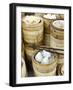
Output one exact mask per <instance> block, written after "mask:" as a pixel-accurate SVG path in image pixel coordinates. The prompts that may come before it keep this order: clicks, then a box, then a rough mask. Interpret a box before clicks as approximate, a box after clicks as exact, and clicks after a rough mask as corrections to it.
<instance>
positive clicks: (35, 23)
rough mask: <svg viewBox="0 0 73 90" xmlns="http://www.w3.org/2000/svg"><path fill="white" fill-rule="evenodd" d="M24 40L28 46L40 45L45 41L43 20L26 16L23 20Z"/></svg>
mask: <svg viewBox="0 0 73 90" xmlns="http://www.w3.org/2000/svg"><path fill="white" fill-rule="evenodd" d="M22 27H23V38H24V42H25V43H27V44H39V43H41V42H42V41H43V19H42V18H41V17H39V16H34V15H31V16H25V17H24V18H23V19H22Z"/></svg>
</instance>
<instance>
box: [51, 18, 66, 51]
mask: <svg viewBox="0 0 73 90" xmlns="http://www.w3.org/2000/svg"><path fill="white" fill-rule="evenodd" d="M58 24H59V25H60V24H62V25H61V27H60V26H58ZM50 47H52V48H60V49H64V20H56V21H54V22H53V23H52V24H51V32H50Z"/></svg>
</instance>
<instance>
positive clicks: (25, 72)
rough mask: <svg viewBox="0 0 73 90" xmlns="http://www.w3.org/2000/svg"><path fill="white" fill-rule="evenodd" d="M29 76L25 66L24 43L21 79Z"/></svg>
mask: <svg viewBox="0 0 73 90" xmlns="http://www.w3.org/2000/svg"><path fill="white" fill-rule="evenodd" d="M26 76H27V69H26V64H25V54H24V45H23V42H22V48H21V77H26Z"/></svg>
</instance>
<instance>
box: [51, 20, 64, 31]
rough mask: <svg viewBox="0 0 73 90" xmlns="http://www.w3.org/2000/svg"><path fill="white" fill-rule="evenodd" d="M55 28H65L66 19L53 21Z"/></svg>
mask: <svg viewBox="0 0 73 90" xmlns="http://www.w3.org/2000/svg"><path fill="white" fill-rule="evenodd" d="M52 25H53V26H54V27H55V28H58V29H61V30H64V20H56V21H54V22H53V23H52Z"/></svg>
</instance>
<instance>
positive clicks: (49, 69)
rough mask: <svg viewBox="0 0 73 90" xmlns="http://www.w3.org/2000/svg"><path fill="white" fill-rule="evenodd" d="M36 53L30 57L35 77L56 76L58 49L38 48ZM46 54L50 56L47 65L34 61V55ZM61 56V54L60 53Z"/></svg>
mask: <svg viewBox="0 0 73 90" xmlns="http://www.w3.org/2000/svg"><path fill="white" fill-rule="evenodd" d="M37 49H38V51H36V52H35V53H34V55H33V57H32V65H33V70H34V75H35V76H56V75H57V64H58V54H60V53H58V51H59V50H58V49H57V50H56V49H53V48H48V47H47V46H38V47H37ZM43 50H45V51H46V52H48V53H50V54H51V56H50V57H49V60H50V62H49V63H45V64H44V63H42V62H38V61H37V60H36V58H35V57H36V55H37V54H38V53H39V52H43ZM61 54H63V53H62V52H61ZM41 61H42V60H41Z"/></svg>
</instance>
